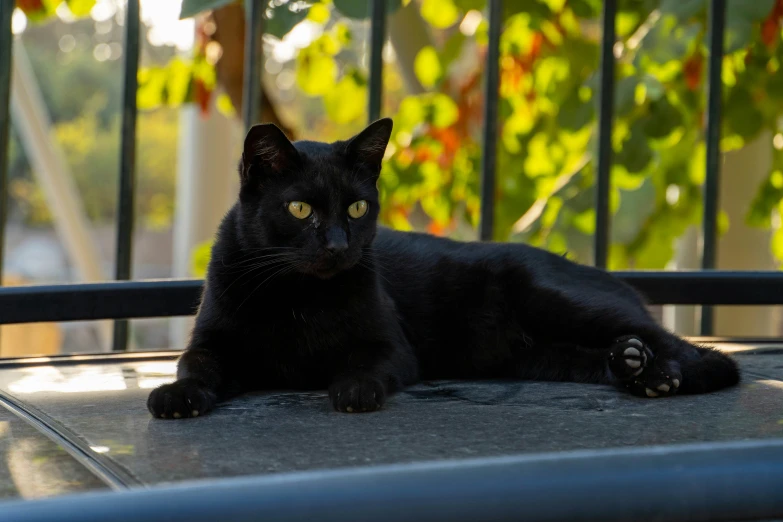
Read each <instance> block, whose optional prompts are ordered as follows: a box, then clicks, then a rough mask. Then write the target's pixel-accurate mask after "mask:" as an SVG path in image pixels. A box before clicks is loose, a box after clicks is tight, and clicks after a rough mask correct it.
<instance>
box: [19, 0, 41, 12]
mask: <svg viewBox="0 0 783 522" xmlns="http://www.w3.org/2000/svg"><path fill="white" fill-rule="evenodd" d="M16 7H18V8H19V9H21V10H22V12H23V13H24V14H28V15H29V14H35V13H37V12H39V11H43V10H44V5H43V0H16Z"/></svg>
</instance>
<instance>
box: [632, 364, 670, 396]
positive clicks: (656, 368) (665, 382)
mask: <svg viewBox="0 0 783 522" xmlns="http://www.w3.org/2000/svg"><path fill="white" fill-rule="evenodd" d="M681 384H682V374H681V373H680V365H679V363H677V362H676V361H667V360H658V359H655V360H654V361H653V362H652V364H650V365H649V366H648V367H647V368H646V369H645V371H644V372H643V373H642V374H641V375H639V376H638V377H637V378H635V379H634V380H632V381H631V382H629V383H627V384H626V387H627V388H628V389H629V390H630V391H631V393H633V394H634V395H637V396H639V397H650V398H653V399H654V398H657V397H671V396H672V395H675V394H676V393H677V391H678V389H679V388H680V385H681Z"/></svg>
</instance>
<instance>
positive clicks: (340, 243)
mask: <svg viewBox="0 0 783 522" xmlns="http://www.w3.org/2000/svg"><path fill="white" fill-rule="evenodd" d="M324 249H325V250H326V251H327V252H329V253H330V254H332V255H335V254H342V253H343V252H345V251H346V250H348V237H347V236H346V235H345V231H344V230H343V229H341V228H332V229H330V230H328V231H327V232H326V244H325V245H324Z"/></svg>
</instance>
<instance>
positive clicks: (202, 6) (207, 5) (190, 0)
mask: <svg viewBox="0 0 783 522" xmlns="http://www.w3.org/2000/svg"><path fill="white" fill-rule="evenodd" d="M234 1H235V0H182V8H181V9H180V11H179V18H180V20H181V19H183V18H190V17H191V16H195V15H197V14H199V13H203V12H204V11H209V10H211V9H217V8H218V7H223V6H224V5H228V4H230V3H232V2H234Z"/></svg>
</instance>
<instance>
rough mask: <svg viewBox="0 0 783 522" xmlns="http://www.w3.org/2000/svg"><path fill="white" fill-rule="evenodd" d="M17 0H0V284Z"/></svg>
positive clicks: (6, 206) (6, 196)
mask: <svg viewBox="0 0 783 522" xmlns="http://www.w3.org/2000/svg"><path fill="white" fill-rule="evenodd" d="M14 6H15V2H14V0H0V286H2V284H3V283H2V275H3V253H4V252H5V220H6V216H7V215H8V142H9V140H10V138H11V136H10V131H11V111H10V104H11V60H12V59H13V58H12V55H13V53H12V50H13V49H12V45H13V40H14V36H13V34H12V33H11V17H12V15H13V13H14Z"/></svg>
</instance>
